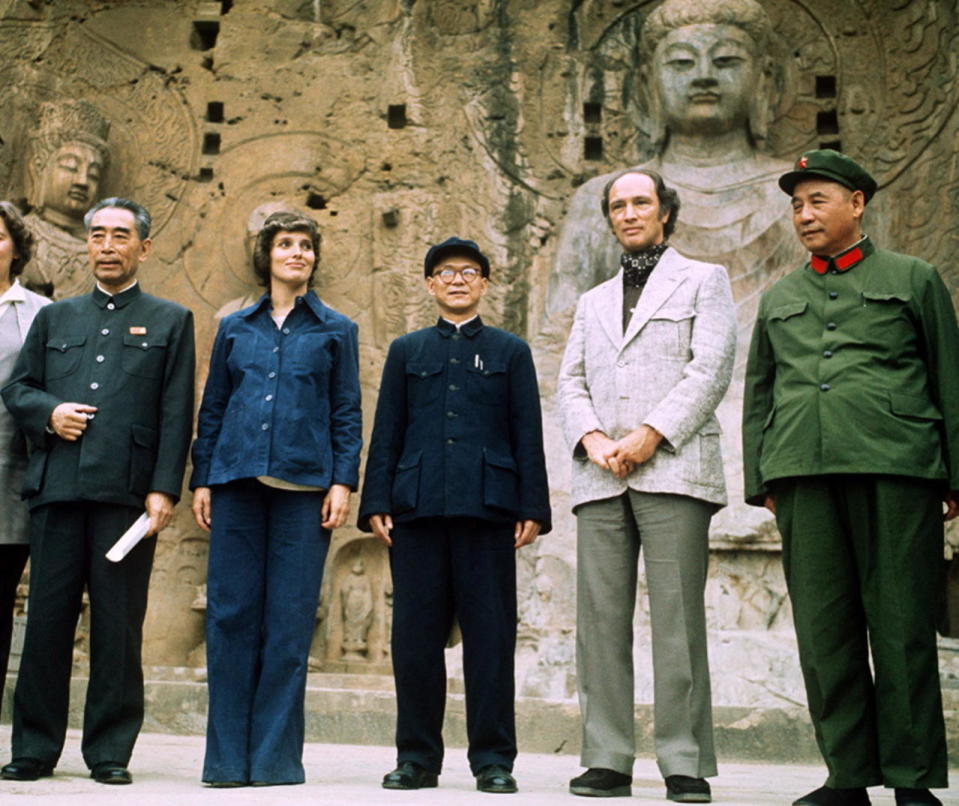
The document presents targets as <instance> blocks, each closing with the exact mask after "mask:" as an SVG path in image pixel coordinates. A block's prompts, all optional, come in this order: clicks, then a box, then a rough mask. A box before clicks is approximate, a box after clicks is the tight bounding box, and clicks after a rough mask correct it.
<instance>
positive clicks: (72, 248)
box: [24, 101, 110, 299]
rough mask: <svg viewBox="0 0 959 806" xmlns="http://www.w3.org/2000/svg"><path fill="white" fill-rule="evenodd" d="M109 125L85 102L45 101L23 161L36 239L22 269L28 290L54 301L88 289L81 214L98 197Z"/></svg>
mask: <svg viewBox="0 0 959 806" xmlns="http://www.w3.org/2000/svg"><path fill="white" fill-rule="evenodd" d="M109 132H110V123H109V121H107V119H106V118H104V117H103V115H101V114H100V112H99V111H98V110H97V109H96V107H94V106H93V105H91V104H89V103H87V102H86V101H62V102H51V101H47V102H44V103H43V104H41V105H40V123H39V126H38V127H37V133H36V136H35V137H34V139H33V141H32V143H31V145H30V159H29V161H28V163H27V172H28V180H29V191H28V201H29V203H30V205H31V208H32V209H31V212H30V213H29V214H28V215H27V216H26V220H27V223H28V224H29V226H30V229H31V230H33V232H34V234H35V235H36V237H37V249H36V253H35V254H34V257H33V260H31V261H30V263H29V264H28V265H27V268H26V270H25V272H24V281H25V282H26V284H27V285H29V286H30V287H31V288H34V289H38V290H39V291H41V292H42V293H45V294H47V295H48V296H52V297H53V298H54V299H62V298H64V297H72V296H76V295H77V294H82V293H85V292H87V291H89V290H90V288H91V287H92V285H93V279H92V277H91V275H90V270H89V267H88V265H87V250H86V241H85V238H84V231H83V215H84V213H86V211H87V210H88V209H89V208H90V207H91V206H92V205H93V203H94V202H95V201H96V199H97V193H98V191H99V189H100V180H101V178H102V176H103V173H104V171H105V170H106V167H107V164H108V161H109V157H110V149H109V146H108V145H107V137H108V135H109Z"/></svg>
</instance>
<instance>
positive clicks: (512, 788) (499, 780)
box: [476, 764, 519, 794]
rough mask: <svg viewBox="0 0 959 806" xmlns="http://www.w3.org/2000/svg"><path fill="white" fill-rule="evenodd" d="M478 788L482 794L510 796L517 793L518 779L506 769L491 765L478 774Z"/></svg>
mask: <svg viewBox="0 0 959 806" xmlns="http://www.w3.org/2000/svg"><path fill="white" fill-rule="evenodd" d="M476 788H477V789H478V790H479V791H480V792H497V793H501V794H508V793H511V792H516V791H517V790H518V789H519V787H517V786H516V779H515V778H514V777H513V775H512V773H510V771H509V770H508V769H506V767H501V766H500V765H499V764H489V765H488V766H486V767H483V768H482V769H481V770H480V771H479V772H478V773H476Z"/></svg>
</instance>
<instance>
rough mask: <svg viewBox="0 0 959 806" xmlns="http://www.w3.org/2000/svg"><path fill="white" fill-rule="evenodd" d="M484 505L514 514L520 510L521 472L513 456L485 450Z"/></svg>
mask: <svg viewBox="0 0 959 806" xmlns="http://www.w3.org/2000/svg"><path fill="white" fill-rule="evenodd" d="M483 504H484V505H485V506H488V507H490V508H492V509H501V510H505V511H506V512H509V513H510V514H514V515H515V513H516V512H517V510H519V472H518V471H517V469H516V462H514V461H513V458H512V457H511V456H504V455H502V454H496V453H493V452H492V451H488V450H487V449H486V448H484V449H483Z"/></svg>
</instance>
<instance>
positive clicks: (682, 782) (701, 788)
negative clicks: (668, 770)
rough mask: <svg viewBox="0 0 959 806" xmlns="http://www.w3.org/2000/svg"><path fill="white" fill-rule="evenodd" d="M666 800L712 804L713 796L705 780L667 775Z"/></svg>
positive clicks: (687, 776)
mask: <svg viewBox="0 0 959 806" xmlns="http://www.w3.org/2000/svg"><path fill="white" fill-rule="evenodd" d="M666 799H667V800H671V801H674V802H676V803H711V802H712V800H713V795H712V792H711V791H710V789H709V782H708V781H707V780H706V779H705V778H692V777H690V776H689V775H667V776H666Z"/></svg>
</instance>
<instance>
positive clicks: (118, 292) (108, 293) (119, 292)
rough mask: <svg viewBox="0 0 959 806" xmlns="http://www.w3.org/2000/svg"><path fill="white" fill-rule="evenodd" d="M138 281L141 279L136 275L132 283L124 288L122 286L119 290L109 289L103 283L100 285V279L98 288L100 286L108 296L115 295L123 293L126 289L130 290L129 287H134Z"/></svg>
mask: <svg viewBox="0 0 959 806" xmlns="http://www.w3.org/2000/svg"><path fill="white" fill-rule="evenodd" d="M138 282H139V280H137V279H136V277H134V278H133V282H132V283H130V285H125V286H123V288H121V289H120V290H119V291H107V290H106V289H105V288H104V287H103V286H102V285H100V281H99V280H97V288H99V289H100V290H101V291H102V292H103V293H104V294H106V295H107V296H108V297H115V296H116V295H117V294H122V293H123V292H124V291H128V290H129V289H131V288H133V286H135V285H136V284H137V283H138Z"/></svg>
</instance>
